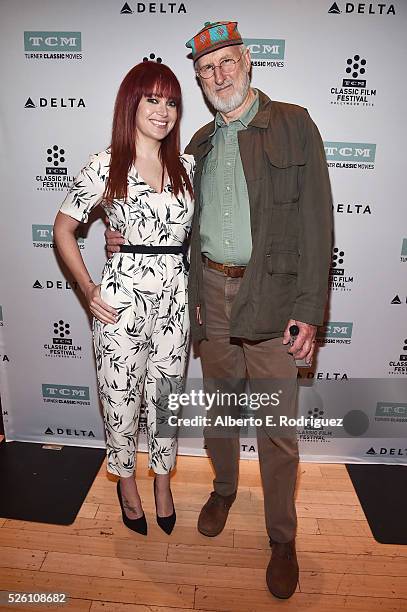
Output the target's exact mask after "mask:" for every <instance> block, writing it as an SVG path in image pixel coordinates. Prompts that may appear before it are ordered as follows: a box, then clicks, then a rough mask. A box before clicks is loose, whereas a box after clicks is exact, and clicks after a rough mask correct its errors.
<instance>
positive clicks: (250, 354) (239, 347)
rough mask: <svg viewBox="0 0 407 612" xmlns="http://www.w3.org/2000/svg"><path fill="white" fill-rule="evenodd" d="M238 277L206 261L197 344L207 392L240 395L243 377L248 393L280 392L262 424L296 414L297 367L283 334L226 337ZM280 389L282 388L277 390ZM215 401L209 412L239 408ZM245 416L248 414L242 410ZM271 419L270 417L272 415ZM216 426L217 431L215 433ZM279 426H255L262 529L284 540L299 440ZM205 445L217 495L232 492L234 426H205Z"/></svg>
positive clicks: (291, 519) (293, 521) (292, 522)
mask: <svg viewBox="0 0 407 612" xmlns="http://www.w3.org/2000/svg"><path fill="white" fill-rule="evenodd" d="M241 280H242V279H241V278H230V277H227V276H225V275H224V274H223V273H222V272H219V271H217V270H213V269H210V268H208V267H207V266H206V265H204V295H205V305H206V315H207V320H206V324H207V340H203V341H202V342H201V343H200V345H199V353H200V357H201V362H202V370H203V376H204V387H205V391H206V392H207V393H216V391H220V392H222V393H232V394H233V393H235V394H239V393H243V392H244V391H245V389H246V381H247V379H249V381H250V392H251V393H255V392H262V393H263V392H265V391H267V390H269V391H270V392H275V391H276V388H279V390H280V391H281V390H282V395H281V399H282V401H281V403H280V405H279V407H278V409H275V408H273V406H268V407H265V408H261V409H260V410H257V411H256V414H255V415H254V416H256V417H260V418H261V419H262V422H263V423H265V416H266V415H267V414H274V415H275V417H276V418H277V416H278V414H285V415H287V416H288V417H289V418H292V417H295V416H296V414H297V401H296V400H297V368H296V366H295V361H294V359H293V357H292V356H291V355H289V354H288V353H287V349H288V347H287V346H286V345H283V344H282V338H275V339H272V340H263V341H259V342H253V341H246V340H244V339H236V338H232V339H231V338H230V336H229V323H230V313H231V308H232V304H233V300H234V298H235V296H236V294H237V292H238V290H239V286H240V283H241ZM281 388H282V389H281ZM220 404H221V403H218V404H215V405H214V406H213V407H212V410H211V413H210V416H211V417H212V422H213V420H214V417H215V416H216V415H225V414H232V415H235V416H236V411H237V410H240V408H239V406H234V407H233V406H232V407H231V406H230V405H229V406H228V407H226V406H225V405H220ZM246 414H247V412H246ZM273 418H274V417H273ZM215 429H216V431H215ZM276 429H278V428H274V429H273V427H272V426H271V427H266V426H265V425H264V426H260V427H257V430H256V431H257V443H258V456H259V461H260V472H261V478H262V485H263V492H264V510H265V518H266V528H267V532H268V535H269V537H270V538H272V539H273V540H274V541H277V542H288V541H290V540H292V539H293V538H294V537H295V532H296V526H297V516H296V511H295V504H294V491H295V484H296V478H297V468H298V444H297V439H296V436H295V429H294V430H291V435H287V437H284V434H283V435H281V431H282V430H281V429H279V434H278V437H277V436H276V433H275V430H276ZM204 436H205V443H206V447H207V451H208V454H209V457H210V458H211V461H212V464H213V467H214V470H215V479H214V481H213V483H214V489H215V491H216V492H217V493H219V494H220V495H230V494H232V493H234V492H235V491H236V489H237V484H238V476H239V456H240V440H239V429H238V428H237V427H225V428H224V430H223V432H222V431H221V432H220V431H219V427H217V428H213V427H207V428H205V431H204Z"/></svg>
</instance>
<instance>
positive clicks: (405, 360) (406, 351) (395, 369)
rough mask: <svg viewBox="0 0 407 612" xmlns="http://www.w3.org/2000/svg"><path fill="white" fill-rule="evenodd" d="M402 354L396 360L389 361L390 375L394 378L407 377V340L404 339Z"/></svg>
mask: <svg viewBox="0 0 407 612" xmlns="http://www.w3.org/2000/svg"><path fill="white" fill-rule="evenodd" d="M401 347H402V352H401V353H400V354H399V355H397V357H396V358H395V359H392V360H391V361H389V367H390V370H389V374H391V375H392V376H406V375H407V338H404V340H403V342H402V344H401Z"/></svg>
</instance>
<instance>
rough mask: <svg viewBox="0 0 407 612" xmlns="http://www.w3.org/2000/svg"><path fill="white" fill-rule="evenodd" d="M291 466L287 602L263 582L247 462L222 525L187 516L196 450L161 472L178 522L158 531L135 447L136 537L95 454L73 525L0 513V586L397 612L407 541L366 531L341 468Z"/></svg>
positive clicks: (91, 596) (201, 490)
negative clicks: (139, 517)
mask: <svg viewBox="0 0 407 612" xmlns="http://www.w3.org/2000/svg"><path fill="white" fill-rule="evenodd" d="M298 474H299V476H298V483H297V491H296V501H297V503H296V505H297V514H298V537H297V550H298V559H299V564H300V582H299V585H298V587H297V591H296V593H295V594H294V596H293V597H292V598H291V599H290V600H288V601H281V600H277V599H275V598H273V597H272V596H271V595H270V593H269V592H268V590H267V586H266V582H265V569H266V566H267V564H268V561H269V559H270V546H269V541H268V537H267V534H266V531H265V523H264V510H263V496H262V488H261V481H260V474H259V464H258V462H257V461H249V460H243V461H241V469H240V485H239V492H238V496H237V499H236V502H235V503H234V505H233V506H232V509H231V512H230V516H229V519H228V522H227V525H226V527H225V529H224V531H223V532H222V533H221V534H220V535H219V536H217V537H216V538H206V537H205V536H203V535H201V534H200V533H198V531H197V529H196V523H197V519H198V515H199V511H200V508H201V506H202V504H203V503H204V502H205V501H206V499H207V498H208V494H209V492H210V491H211V489H212V479H213V471H212V468H211V465H210V462H209V461H208V459H207V458H205V457H187V456H180V457H179V458H178V464H177V469H176V470H175V473H174V475H173V478H172V490H173V494H174V499H175V503H176V508H177V524H176V527H175V529H174V531H173V533H172V534H171V536H167V535H166V534H165V533H164V532H163V531H162V530H161V529H159V527H158V526H157V524H156V520H155V506H154V499H153V490H152V483H153V478H152V474H151V472H149V470H148V463H147V456H146V455H145V454H144V453H139V454H138V456H137V481H138V484H139V489H140V493H141V496H142V499H143V504H144V508H145V511H146V516H147V520H148V525H149V533H148V536H147V537H144V536H141V535H139V534H136V533H134V532H132V531H130V530H129V529H127V528H126V527H125V526H124V525H123V523H122V521H121V516H120V509H119V505H118V502H117V498H116V490H115V489H116V486H115V483H116V478H115V477H113V476H111V475H109V474H107V473H106V461H104V462H103V464H102V466H101V468H100V470H99V472H98V474H97V476H96V478H95V480H94V482H93V484H92V487H91V489H90V490H89V492H88V495H87V497H86V500H85V502H84V504H83V506H82V508H81V510H80V512H79V514H78V516H77V517H76V519H75V521H74V523H73V524H72V525H67V526H65V525H52V524H46V523H33V522H29V521H17V520H12V519H5V518H2V517H0V589H1V588H3V589H5V588H7V589H13V590H14V591H20V592H24V591H25V592H26V591H31V592H32V591H47V592H58V591H59V592H66V593H68V594H69V596H70V599H69V603H68V604H67V605H66V606H64V609H66V610H78V611H83V610H86V611H91V612H102V611H103V612H122V611H123V612H192V611H194V612H199V611H201V612H203V611H205V612H263V611H264V612H265V611H266V610H267V611H269V610H282V607H284V612H294V611H298V612H300V611H301V612H302V611H303V610H305V611H306V612H328V611H329V612H339V611H342V610H345V611H347V612H372V611H373V610H374V611H376V610H378V611H379V612H407V547H406V546H395V545H383V544H379V543H378V542H376V541H375V540H374V538H373V536H372V534H371V532H370V528H369V525H368V523H367V521H366V518H365V516H364V514H363V511H362V509H361V507H360V504H359V501H358V499H357V496H356V494H355V492H354V489H353V486H352V483H351V481H350V478H349V476H348V473H347V471H346V468H345V466H344V465H338V464H316V463H307V464H304V463H300V465H299V470H298ZM48 608H49V606H48V607H47V606H41V608H38V607H36V609H48ZM3 609H5V610H11V609H13V608H10V607H5V606H2V605H1V604H0V610H3ZM14 609H16V608H15V607H14ZM18 609H22V610H29V609H30V610H31V609H33V608H32V606H31V607H29V606H26V607H25V608H22V607H19V608H18ZM50 609H51V608H50ZM53 609H55V607H54V608H53Z"/></svg>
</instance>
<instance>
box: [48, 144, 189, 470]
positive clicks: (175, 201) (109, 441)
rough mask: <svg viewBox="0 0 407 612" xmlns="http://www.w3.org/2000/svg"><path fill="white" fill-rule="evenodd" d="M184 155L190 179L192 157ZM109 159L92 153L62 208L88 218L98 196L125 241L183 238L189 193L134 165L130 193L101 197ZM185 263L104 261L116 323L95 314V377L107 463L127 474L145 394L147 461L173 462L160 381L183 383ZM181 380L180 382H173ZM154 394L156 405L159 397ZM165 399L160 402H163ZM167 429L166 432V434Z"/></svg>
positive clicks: (121, 256) (152, 257) (171, 258)
mask: <svg viewBox="0 0 407 612" xmlns="http://www.w3.org/2000/svg"><path fill="white" fill-rule="evenodd" d="M181 161H182V163H183V165H184V167H185V169H186V170H187V173H188V176H189V177H190V180H191V183H192V179H193V170H194V158H193V156H192V155H186V154H184V155H182V156H181ZM109 165H110V150H109V149H107V150H106V151H102V152H101V153H98V154H96V155H93V156H91V158H90V162H89V164H88V165H87V166H86V167H85V168H83V169H82V170H81V172H80V173H79V175H78V176H77V178H76V179H75V181H74V183H73V185H72V187H71V189H70V191H69V193H68V195H67V197H66V198H65V200H64V202H63V204H62V206H61V209H60V210H61V212H63V213H65V214H67V215H69V216H71V217H73V218H74V219H77V220H78V221H81V222H83V223H85V222H87V220H88V216H89V213H90V211H91V210H92V208H94V207H95V206H96V205H97V204H101V205H102V206H103V208H104V210H105V212H106V215H107V216H108V218H109V223H110V227H111V228H112V229H115V230H118V231H119V232H120V233H121V234H122V235H123V236H124V238H125V244H130V245H144V246H180V245H182V244H183V243H184V241H185V240H186V238H187V236H188V234H189V230H190V227H191V222H192V214H193V200H192V199H191V197H190V196H189V194H188V192H187V191H186V189H185V194H184V195H182V194H178V196H174V194H173V193H172V190H171V186H170V185H166V186H165V187H164V190H163V192H162V193H161V194H159V193H157V192H156V191H155V190H154V189H152V188H151V187H150V186H149V185H147V184H146V183H145V182H144V181H143V179H142V178H141V177H140V176H139V174H138V173H137V171H136V169H135V168H134V167H132V168H131V169H130V172H129V176H128V197H127V199H126V200H114V201H113V203H112V205H106V204H105V203H104V201H103V193H104V191H105V187H106V180H107V176H108V172H109ZM187 279H188V275H187V270H186V268H185V262H184V259H183V257H182V255H173V254H171V255H169V254H165V255H162V254H159V255H158V254H139V253H137V254H135V253H132V254H128V253H116V254H115V255H113V257H112V258H111V259H109V260H108V261H107V262H106V264H105V266H104V269H103V273H102V280H101V297H102V299H103V300H104V301H105V302H106V303H107V304H109V305H110V306H113V307H114V308H116V310H117V314H118V320H117V323H115V324H103V323H101V322H100V321H98V320H97V319H94V321H93V339H94V348H95V355H96V365H97V377H98V386H99V394H100V399H101V402H102V406H103V416H104V424H105V431H106V449H107V470H108V471H109V472H111V473H112V474H116V475H118V476H125V477H126V476H130V475H131V474H133V472H134V470H135V456H136V449H137V429H138V420H139V415H140V405H141V401H142V399H143V396H144V404H145V410H146V416H147V438H148V453H149V467H150V468H152V469H153V470H154V472H155V473H157V474H166V473H168V472H169V471H171V469H172V468H173V467H174V465H175V457H176V450H177V441H176V434H175V431H174V430H172V431H169V430H168V428H167V429H164V430H161V433H160V431H159V430H160V427H158V426H157V420H158V419H157V411H160V410H164V416H163V413H162V412H161V416H159V418H161V419H162V418H164V421H165V419H166V418H167V417H168V412H167V407H166V406H164V407H163V406H162V405H161V408H160V401H159V399H157V398H158V396H159V395H160V394H159V392H158V394H157V388H161V387H162V383H165V382H166V381H178V384H182V379H183V375H184V370H185V363H186V355H187V349H188V342H189V318H188V304H187V295H188V294H187ZM178 388H179V387H178ZM157 402H158V405H157ZM161 404H162V402H161ZM162 431H165V432H166V434H163V433H162Z"/></svg>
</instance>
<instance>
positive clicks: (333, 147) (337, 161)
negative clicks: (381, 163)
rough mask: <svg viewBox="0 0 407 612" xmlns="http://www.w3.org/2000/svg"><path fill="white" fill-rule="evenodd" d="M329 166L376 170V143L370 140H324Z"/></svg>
mask: <svg viewBox="0 0 407 612" xmlns="http://www.w3.org/2000/svg"><path fill="white" fill-rule="evenodd" d="M324 147H325V155H326V160H327V164H328V167H329V168H340V169H348V170H349V169H353V170H374V168H375V158H376V145H375V144H371V143H368V142H324Z"/></svg>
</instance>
